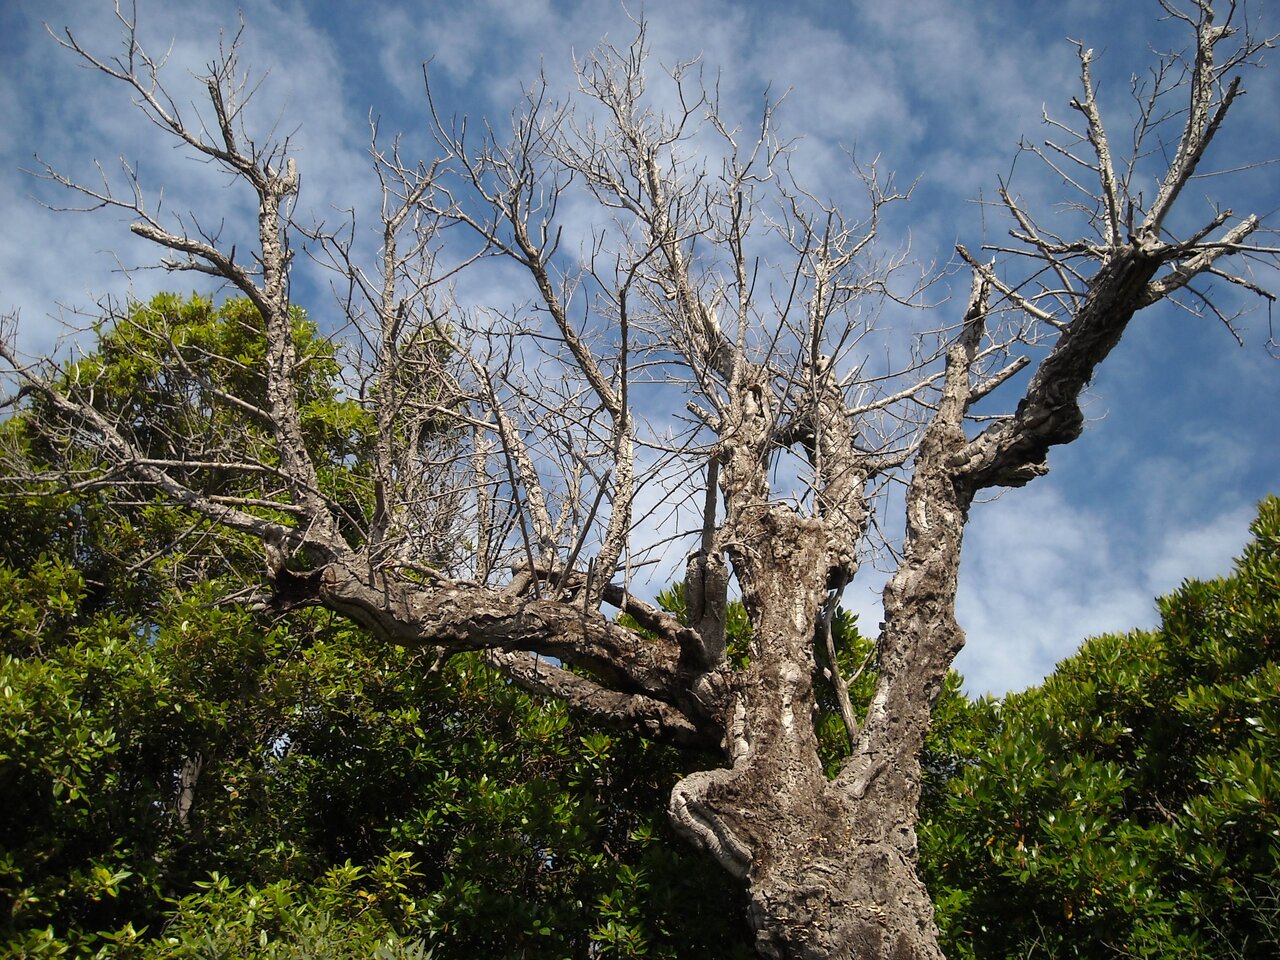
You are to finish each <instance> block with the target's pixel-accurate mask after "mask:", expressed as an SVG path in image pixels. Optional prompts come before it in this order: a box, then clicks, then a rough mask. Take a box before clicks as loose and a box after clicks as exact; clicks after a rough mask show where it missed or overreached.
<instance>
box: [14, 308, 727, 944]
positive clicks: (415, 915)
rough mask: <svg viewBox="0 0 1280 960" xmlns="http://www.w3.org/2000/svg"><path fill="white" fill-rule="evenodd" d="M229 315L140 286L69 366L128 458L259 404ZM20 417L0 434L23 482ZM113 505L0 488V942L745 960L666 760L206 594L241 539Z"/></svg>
mask: <svg viewBox="0 0 1280 960" xmlns="http://www.w3.org/2000/svg"><path fill="white" fill-rule="evenodd" d="M245 311H246V308H245V307H244V306H243V305H236V304H233V305H227V306H224V307H222V308H219V309H216V310H215V309H213V308H212V306H211V305H209V304H207V303H204V302H203V301H199V300H191V301H180V300H176V299H174V298H159V299H158V300H156V301H153V302H152V303H151V304H149V305H147V306H146V307H141V306H139V307H137V308H136V309H135V310H133V311H131V313H130V315H129V320H128V322H125V323H119V324H117V325H116V327H114V328H113V329H112V330H109V331H104V332H103V334H102V337H103V350H102V352H101V353H100V354H95V355H93V356H90V357H87V358H85V359H84V360H82V361H81V362H80V364H79V366H78V367H76V368H72V369H69V371H68V377H74V378H79V379H78V382H79V383H80V384H81V385H82V386H83V387H84V388H85V389H88V385H89V384H92V385H93V388H94V391H95V392H94V396H95V401H96V402H100V403H102V404H104V405H109V409H111V410H113V411H115V412H117V413H127V412H128V411H131V410H132V411H135V412H136V414H137V416H136V418H134V419H133V420H129V418H128V417H126V418H125V419H126V422H131V423H133V425H134V426H133V429H135V430H136V431H138V433H139V435H140V436H142V435H144V434H145V435H146V436H147V438H148V442H153V443H154V444H156V445H162V444H163V443H165V442H167V441H166V438H167V437H170V436H173V435H176V434H177V433H178V432H180V431H182V430H195V429H200V430H204V431H207V432H208V435H209V436H211V437H217V436H220V433H219V431H223V430H227V431H229V430H230V429H232V426H233V424H234V423H236V422H239V421H237V420H236V418H235V417H233V415H232V414H233V411H229V410H226V409H224V407H223V405H222V401H221V400H219V399H218V397H217V396H216V395H214V394H211V393H202V392H201V391H206V387H207V385H208V384H211V383H212V384H223V385H224V386H226V385H229V384H231V383H232V382H233V381H236V382H235V389H236V390H238V391H240V392H241V393H242V394H246V395H251V394H252V391H253V390H254V389H257V384H258V381H257V380H256V379H255V378H256V377H257V376H258V374H257V373H255V372H254V370H255V369H260V368H255V367H254V364H255V363H257V362H258V359H259V358H260V356H261V354H260V334H256V333H255V332H254V331H255V327H254V321H253V316H252V315H249V314H247V313H246V312H245ZM255 337H257V339H255ZM297 337H298V340H299V342H300V344H304V345H305V344H308V343H310V344H312V345H311V346H309V347H307V348H306V349H305V350H301V351H300V352H302V353H303V354H304V355H305V356H308V357H310V358H311V359H309V360H308V361H307V363H306V364H304V365H303V367H302V369H303V371H304V373H303V377H304V380H305V379H306V377H308V376H312V374H314V382H312V383H309V384H305V385H304V387H305V388H304V389H302V390H301V393H302V395H303V396H304V397H305V398H309V399H307V403H308V404H309V407H308V409H309V410H310V411H311V414H309V416H311V415H314V417H313V419H311V420H309V423H311V424H312V426H313V427H314V430H313V436H314V437H315V438H316V443H317V444H318V446H317V447H316V449H317V450H324V451H327V453H326V454H325V455H326V456H329V457H330V458H331V462H333V463H334V464H335V466H334V469H335V472H340V471H346V472H347V474H350V475H352V476H355V478H356V479H355V480H352V481H351V484H350V486H349V488H348V489H352V490H354V489H355V488H356V487H358V486H359V471H360V469H362V466H361V464H362V461H361V457H363V456H364V454H363V453H361V452H360V450H359V444H358V443H357V440H359V438H360V437H361V436H363V433H362V431H363V430H364V429H365V425H363V424H361V423H359V422H356V423H355V425H354V426H352V423H353V420H354V421H358V420H359V418H358V417H348V416H347V413H349V412H350V410H351V409H352V408H351V406H350V405H349V404H348V402H347V401H343V400H341V399H340V398H339V395H338V394H337V393H336V392H335V391H334V390H333V388H332V386H331V385H326V382H327V380H328V379H331V377H332V375H333V373H334V371H335V369H336V368H334V367H333V366H332V357H331V355H329V354H327V353H326V349H325V348H324V347H323V345H322V344H321V343H320V342H319V341H318V340H317V339H316V338H315V336H314V331H311V330H310V328H309V327H307V326H306V325H305V321H304V318H301V317H299V327H298V330H297ZM166 351H168V352H166ZM174 351H177V352H179V353H182V357H183V360H182V362H183V363H186V364H187V366H188V367H189V368H191V369H195V368H196V367H197V366H198V365H199V364H201V363H205V364H206V366H205V368H203V370H202V372H201V373H200V374H199V375H198V376H195V375H192V376H187V374H186V373H184V372H183V370H182V369H177V368H176V367H175V364H177V361H176V360H175V359H174V357H173V356H172V354H173V352H174ZM219 357H221V358H222V359H218V358H219ZM226 358H231V361H228V360H227V359H226ZM177 366H178V367H180V366H181V364H178V365H177ZM307 371H311V373H308V372H307ZM184 378H186V379H185V380H184ZM240 381H243V382H240ZM104 408H107V407H104ZM343 411H347V413H343ZM340 414H341V415H340ZM41 415H42V414H41V410H40V409H39V407H38V405H37V406H35V407H33V408H32V409H31V410H29V411H28V412H26V413H25V414H23V415H22V416H21V417H19V418H17V419H15V420H11V421H9V422H8V423H6V424H3V425H0V431H3V432H4V436H3V438H0V439H3V440H4V441H5V442H4V443H3V447H4V449H6V450H7V451H9V452H10V454H9V455H11V456H19V457H21V458H22V459H23V460H24V461H25V462H26V464H27V465H28V466H35V467H37V468H38V467H39V465H40V464H41V462H42V459H41V458H42V456H48V455H51V451H49V450H48V449H47V448H45V449H44V450H43V451H42V449H41V443H42V442H43V441H41V440H40V439H39V437H40V433H39V431H36V430H33V429H31V426H32V424H31V422H30V421H29V420H28V419H27V418H37V417H39V416H41ZM242 429H244V428H243V426H242ZM264 436H265V435H264ZM326 438H328V439H326ZM344 438H345V439H344ZM227 439H228V442H230V440H231V438H230V436H229V435H228V438H227ZM348 441H349V442H348ZM254 442H256V441H254ZM268 447H269V444H267V443H266V441H265V439H264V441H263V446H262V447H261V448H260V452H261V455H262V456H263V457H266V456H268V455H269V450H268ZM339 456H342V457H346V460H345V462H342V463H340V464H339V463H338V461H337V459H336V458H338V457H339ZM199 469H206V468H199ZM203 479H213V478H203ZM223 479H225V482H226V484H227V487H226V488H225V489H234V490H236V491H237V492H238V493H244V492H246V491H248V492H250V493H251V494H252V495H254V496H269V490H268V489H267V488H266V487H264V486H262V485H261V481H260V478H258V479H255V478H254V477H246V476H240V475H237V476H232V475H230V474H228V475H227V476H226V477H225V478H223ZM344 482H345V481H344ZM333 491H334V495H336V494H337V493H338V492H340V490H339V486H338V485H335V486H334V488H333ZM112 492H113V491H104V492H103V494H102V495H99V494H97V493H79V494H76V495H70V494H55V493H53V492H51V491H49V490H45V489H40V488H35V487H32V488H27V489H21V490H10V491H9V493H10V494H11V495H10V496H7V497H0V529H2V530H4V531H5V536H6V541H7V542H6V549H5V550H4V551H3V552H2V553H0V643H2V644H3V649H2V650H0V657H2V659H0V809H3V810H4V811H5V815H4V817H2V818H0V954H2V955H13V956H93V955H98V954H100V955H102V956H122V957H123V956H138V957H152V956H155V957H183V956H200V957H217V956H269V957H295V956H296V957H304V956H306V957H310V956H333V957H357V956H385V957H392V956H397V957H398V956H405V957H416V956H424V955H425V951H428V950H429V951H430V953H431V955H433V956H434V957H436V958H450V957H473V956H493V957H516V956H519V957H529V958H537V957H546V958H554V960H560V958H563V957H565V956H586V955H598V956H621V957H639V956H644V957H675V956H680V955H683V954H684V953H685V951H686V950H690V949H698V950H702V951H704V952H705V951H711V952H713V953H715V954H716V955H719V956H734V955H739V956H748V955H749V950H748V949H747V947H746V944H747V942H748V940H747V937H746V936H745V931H744V929H743V921H742V917H743V910H742V906H741V890H740V888H738V887H737V886H736V885H734V884H732V883H730V882H728V881H726V880H725V879H724V878H723V877H722V876H721V875H720V874H719V872H718V870H717V868H716V867H714V865H712V864H710V863H708V862H706V861H704V860H702V859H700V858H697V857H695V856H693V855H692V854H689V853H686V851H685V848H684V847H683V845H682V844H681V843H680V841H678V840H677V839H676V838H675V837H674V835H673V834H672V832H671V829H670V827H669V826H668V823H667V818H666V815H665V804H666V800H667V796H668V794H669V791H670V787H671V785H672V784H673V783H674V781H675V779H676V777H677V776H678V775H679V773H680V767H679V762H678V759H677V757H676V755H675V753H674V752H673V751H670V750H667V749H664V748H659V747H657V746H655V745H653V744H650V743H647V742H646V741H643V740H640V739H639V738H636V737H630V736H620V735H617V734H614V733H605V732H603V731H600V730H597V729H594V728H592V727H591V726H590V725H589V724H585V723H583V722H582V721H581V720H578V719H576V718H574V717H571V716H569V714H568V713H567V712H566V711H565V709H564V708H563V706H561V705H559V704H556V703H546V702H543V701H541V700H539V699H537V698H534V697H531V696H529V695H527V694H525V693H523V692H521V691H519V690H518V689H516V688H514V687H512V686H511V685H510V684H508V683H506V682H505V681H504V680H503V679H502V678H501V677H500V676H498V675H497V674H496V673H494V672H493V671H491V670H490V669H488V668H487V667H486V666H485V665H484V664H483V663H482V661H481V660H480V659H479V658H478V657H476V656H474V655H467V656H459V657H456V658H454V659H453V660H451V661H449V662H448V663H439V662H438V661H437V659H436V657H435V656H434V654H432V653H430V652H418V653H414V652H412V651H406V650H403V649H400V648H397V647H393V646H390V645H387V644H383V643H379V642H378V641H376V640H374V639H373V638H370V637H368V636H366V635H365V634H364V633H363V632H361V631H360V630H358V629H355V628H353V627H352V626H350V625H349V624H347V623H346V622H345V621H341V620H338V619H336V618H334V617H332V616H331V615H329V614H328V613H324V612H320V611H307V612H302V613H298V614H295V615H293V616H291V617H290V619H289V620H288V621H278V620H273V619H271V618H269V617H267V616H266V615H264V614H262V613H257V612H254V611H252V610H250V609H246V608H244V607H241V606H238V605H236V604H234V603H228V602H225V601H224V600H223V599H222V598H223V597H225V596H227V595H229V594H232V593H234V592H235V591H236V590H237V589H238V588H239V587H240V586H241V585H242V582H243V581H242V579H241V577H242V574H241V573H240V571H241V570H243V569H245V568H247V567H250V566H251V565H253V564H260V560H257V559H255V557H254V554H253V552H251V550H250V548H249V547H248V545H246V544H243V543H241V542H238V541H236V540H234V539H232V540H226V539H223V540H220V541H217V542H213V541H211V539H210V537H209V536H208V531H207V530H205V529H204V528H203V527H202V526H199V525H196V526H194V528H193V527H192V521H191V519H190V518H187V517H183V516H182V515H181V513H180V512H179V511H176V510H174V509H173V508H172V507H167V506H160V505H149V504H144V505H142V506H137V505H124V506H122V505H121V504H120V503H118V502H111V498H110V497H109V496H107V494H110V493H112ZM185 532H190V533H192V534H193V535H192V536H188V537H187V538H185V539H184V538H183V537H182V536H181V535H182V534H183V533H185ZM184 773H185V776H186V782H187V783H188V784H189V786H190V788H191V789H190V791H189V796H188V799H189V800H190V806H189V809H185V810H184V803H183V798H184V793H183V783H184ZM726 944H738V945H739V946H738V947H736V948H735V947H732V946H726ZM735 949H736V951H737V952H736V953H735Z"/></svg>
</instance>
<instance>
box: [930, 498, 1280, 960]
mask: <svg viewBox="0 0 1280 960" xmlns="http://www.w3.org/2000/svg"><path fill="white" fill-rule="evenodd" d="M1253 535H1254V539H1253V542H1252V543H1250V544H1249V546H1248V547H1247V548H1246V550H1245V552H1244V555H1243V556H1242V557H1241V558H1240V559H1239V561H1238V562H1237V565H1236V571H1235V573H1234V574H1233V575H1232V576H1231V577H1228V578H1225V579H1221V580H1216V581H1213V582H1210V583H1200V582H1193V581H1189V582H1187V583H1184V584H1183V586H1182V588H1181V589H1180V590H1178V591H1177V592H1176V593H1174V594H1173V595H1171V596H1169V597H1167V598H1165V599H1164V600H1162V601H1161V602H1160V610H1161V614H1162V622H1161V626H1160V628H1159V629H1158V630H1155V631H1150V632H1147V631H1138V632H1134V633H1131V634H1129V635H1126V636H1119V635H1112V636H1103V637H1098V638H1095V639H1093V640H1090V641H1088V642H1087V643H1086V644H1085V645H1084V646H1083V647H1082V649H1081V650H1080V652H1079V653H1078V654H1076V655H1075V656H1074V657H1072V658H1070V659H1069V660H1066V661H1064V662H1063V663H1062V664H1060V665H1059V667H1058V670H1057V671H1056V672H1055V674H1054V675H1053V676H1052V677H1050V678H1049V679H1048V680H1047V681H1046V682H1045V683H1044V685H1043V686H1042V687H1039V688H1036V689H1033V690H1030V691H1027V692H1026V693H1022V694H1017V695H1012V696H1009V697H1007V698H1006V699H1005V700H1004V701H1003V702H1002V703H985V704H979V705H976V707H977V709H976V711H975V712H974V714H973V716H972V722H971V723H970V724H969V726H968V733H967V734H966V740H967V742H966V743H965V744H963V745H961V748H960V749H959V750H957V754H958V755H960V756H967V758H968V759H967V760H966V761H965V763H964V765H963V769H961V770H960V771H959V772H958V773H957V775H956V776H955V777H954V778H953V779H952V780H951V781H950V783H949V784H947V786H946V788H945V791H944V795H943V796H942V797H941V798H940V800H939V802H937V803H935V804H933V805H932V806H930V805H926V811H927V816H926V820H925V822H924V823H923V824H922V829H921V837H922V856H923V860H924V863H925V865H926V867H927V871H928V874H929V882H930V887H931V889H932V890H933V891H934V895H935V899H936V902H937V905H938V911H939V919H940V922H941V924H942V926H943V928H944V929H945V930H946V933H947V939H948V940H949V942H950V950H951V955H953V956H957V957H968V956H973V957H1012V956H1024V955H1029V953H1031V952H1035V953H1038V954H1042V955H1050V956H1063V957H1067V956H1079V957H1101V956H1141V957H1170V956H1179V957H1224V956H1241V957H1246V956H1264V955H1266V956H1274V955H1275V952H1276V951H1278V950H1280V922H1277V919H1276V918H1277V915H1278V914H1277V910H1276V908H1277V905H1278V903H1277V897H1278V895H1280V657H1277V653H1278V652H1280V500H1276V499H1274V498H1273V499H1269V500H1267V501H1266V502H1264V503H1263V504H1262V505H1261V508H1260V511H1259V515H1258V518H1257V520H1256V522H1255V523H1254V526H1253Z"/></svg>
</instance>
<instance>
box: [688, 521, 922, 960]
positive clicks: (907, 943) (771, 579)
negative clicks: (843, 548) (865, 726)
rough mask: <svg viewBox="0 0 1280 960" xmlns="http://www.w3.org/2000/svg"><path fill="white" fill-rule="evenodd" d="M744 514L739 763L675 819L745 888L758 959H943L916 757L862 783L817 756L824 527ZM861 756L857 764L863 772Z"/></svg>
mask: <svg viewBox="0 0 1280 960" xmlns="http://www.w3.org/2000/svg"><path fill="white" fill-rule="evenodd" d="M749 513H750V514H751V517H750V522H749V523H748V522H745V518H744V521H743V522H740V523H739V524H738V525H736V532H737V533H738V535H739V537H740V538H741V537H742V535H743V534H744V533H749V534H750V536H749V539H747V540H745V543H744V549H742V550H740V551H735V565H736V566H737V568H738V570H739V571H740V573H741V575H742V576H741V582H742V584H743V599H744V602H745V603H746V604H747V608H748V612H749V614H750V616H751V620H752V625H753V633H752V641H751V648H750V656H751V663H750V666H749V667H748V669H747V671H746V672H745V676H743V677H742V678H741V680H740V682H738V683H737V684H736V685H735V693H734V697H735V702H734V705H733V707H732V709H731V710H730V711H729V720H728V729H727V730H726V736H725V739H726V743H727V744H728V752H729V755H730V759H731V762H732V766H731V767H729V768H727V769H720V770H712V771H703V772H699V773H695V774H692V775H691V776H689V777H687V778H686V779H685V780H683V781H681V783H680V784H678V785H677V787H676V789H675V791H674V792H673V796H672V808H671V812H672V817H673V820H674V821H675V823H676V825H677V826H678V827H680V828H681V829H682V830H683V831H684V832H685V833H686V834H688V835H689V836H690V837H691V838H693V839H694V840H695V841H696V842H698V843H699V844H700V845H701V846H703V847H704V848H705V849H707V850H708V851H710V852H711V853H712V854H713V855H714V856H715V857H716V858H717V859H718V860H719V861H720V862H721V863H722V864H723V865H724V866H725V867H726V868H727V869H729V870H730V871H731V872H733V873H735V874H736V875H738V876H742V877H745V879H746V881H747V889H748V897H749V902H750V919H751V923H752V926H753V928H754V929H755V931H756V948H757V950H758V952H759V954H760V955H761V956H762V957H770V958H818V957H823V958H826V957H848V958H855V957H856V958H900V960H907V958H929V960H938V958H940V957H941V956H942V954H941V952H940V951H939V949H938V946H937V929H936V927H935V925H934V922H933V905H932V903H931V902H930V900H929V896H928V893H927V892H926V890H925V888H924V885H923V884H922V883H921V882H920V880H919V878H918V877H917V875H916V834H915V820H916V800H917V799H918V797H919V765H918V760H917V759H916V756H915V750H916V749H918V747H916V748H913V749H910V750H909V751H908V755H907V756H906V757H905V758H902V759H900V760H897V761H895V762H892V763H885V762H880V763H879V765H878V766H877V767H876V768H875V769H874V770H873V771H872V772H871V773H870V774H869V775H865V776H863V777H861V778H855V777H852V776H844V775H842V776H841V777H840V778H839V779H837V780H834V781H832V780H828V779H827V777H826V776H825V775H824V773H823V770H822V766H821V761H820V759H819V753H818V743H817V735H816V733H815V730H814V726H813V719H814V711H815V709H816V701H815V698H814V692H813V677H814V669H815V664H814V658H813V649H814V633H815V628H816V625H817V617H818V613H819V611H820V609H821V607H822V604H823V602H824V600H825V599H826V597H827V577H828V571H829V570H830V569H831V563H832V549H831V543H830V538H829V536H828V530H827V528H826V526H825V525H824V524H823V523H822V522H820V521H818V520H815V519H813V518H805V517H802V516H800V515H798V514H797V513H795V512H793V511H791V510H788V509H786V508H782V507H778V506H773V507H769V508H766V509H757V510H754V511H749ZM740 542H743V541H741V540H740ZM863 759H864V758H861V757H857V756H855V757H854V758H851V760H850V764H851V765H853V766H856V768H857V769H858V770H864V769H868V767H867V764H866V763H862V762H861V761H863Z"/></svg>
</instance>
